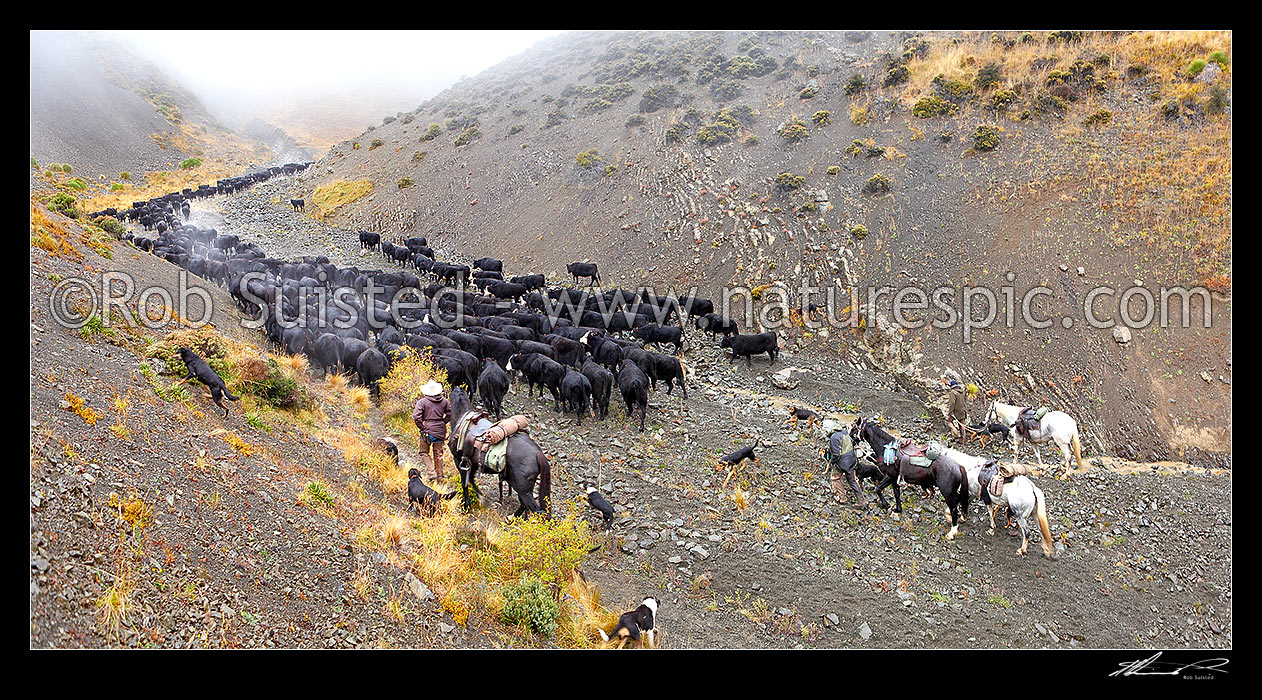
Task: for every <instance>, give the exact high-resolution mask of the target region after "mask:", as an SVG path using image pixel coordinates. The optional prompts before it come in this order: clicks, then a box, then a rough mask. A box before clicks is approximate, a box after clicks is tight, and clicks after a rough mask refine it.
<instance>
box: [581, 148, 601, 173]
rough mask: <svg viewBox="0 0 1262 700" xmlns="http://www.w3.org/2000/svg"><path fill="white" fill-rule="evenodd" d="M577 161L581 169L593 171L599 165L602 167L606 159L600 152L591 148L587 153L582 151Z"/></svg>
mask: <svg viewBox="0 0 1262 700" xmlns="http://www.w3.org/2000/svg"><path fill="white" fill-rule="evenodd" d="M575 160H576V161H577V162H578V164H579V167H582V168H583V169H585V170H591V169H592V168H594V167H596V166H597V165H602V164H604V162H605V159H604V158H602V157H601V156H600V151H597V150H596V149H594V148H589V149H587V150H586V151H580V152H579V154H578V156H577V157H576V158H575Z"/></svg>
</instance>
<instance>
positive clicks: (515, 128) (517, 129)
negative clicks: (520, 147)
mask: <svg viewBox="0 0 1262 700" xmlns="http://www.w3.org/2000/svg"><path fill="white" fill-rule="evenodd" d="M525 130H526V127H524V126H522V125H521V124H514V125H512V126H510V127H508V135H509V136H513V135H514V134H520V133H521V132H523V131H525Z"/></svg>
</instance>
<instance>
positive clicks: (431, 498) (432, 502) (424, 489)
mask: <svg viewBox="0 0 1262 700" xmlns="http://www.w3.org/2000/svg"><path fill="white" fill-rule="evenodd" d="M457 493H459V491H452V492H451V493H439V492H437V491H435V490H434V489H431V488H430V487H428V486H426V485H425V482H424V481H421V472H420V471H419V470H417V469H409V470H408V510H411V509H412V508H413V507H415V506H418V505H419V506H420V507H421V510H422V511H424V512H426V513H429V514H433V513H434V511H436V510H438V501H439V500H440V499H441V500H444V501H449V500H451V499H453V498H455V497H456V494H457Z"/></svg>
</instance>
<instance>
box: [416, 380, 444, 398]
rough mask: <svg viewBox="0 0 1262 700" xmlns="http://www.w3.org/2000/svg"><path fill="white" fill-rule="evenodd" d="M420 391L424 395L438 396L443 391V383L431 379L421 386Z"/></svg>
mask: <svg viewBox="0 0 1262 700" xmlns="http://www.w3.org/2000/svg"><path fill="white" fill-rule="evenodd" d="M421 393H422V394H424V395H426V396H438V395H439V394H441V393H443V385H442V384H439V383H438V382H436V381H434V380H433V379H431V380H429V382H427V383H426V384H425V386H423V387H421Z"/></svg>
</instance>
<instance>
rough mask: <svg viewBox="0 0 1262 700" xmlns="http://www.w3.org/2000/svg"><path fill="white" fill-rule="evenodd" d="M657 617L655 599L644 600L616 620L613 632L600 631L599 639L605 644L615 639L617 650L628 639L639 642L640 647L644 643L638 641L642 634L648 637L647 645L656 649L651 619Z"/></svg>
mask: <svg viewBox="0 0 1262 700" xmlns="http://www.w3.org/2000/svg"><path fill="white" fill-rule="evenodd" d="M655 617H657V599H656V598H652V597H650V598H645V599H644V602H643V603H641V604H640V606H639V607H638V608H636V609H635V610H631V611H629V612H624V613H622V615H621V617H619V618H618V625H617V626H616V627H614V628H613V632H611V633H609V634H605V631H604V630H599V631H600V638H601V639H603V640H605V641H606V642H607V641H609V640H610V639H614V638H616V639H617V640H618V648H619V649H621V648H622V646H623V645H624V644H625V643H626V641H627V640H628V639H630V640H632V641H640V642H641V646H643V644H644V642H643V641H641V640H640V635H641V634H642V633H643V634H645V635H646V636H647V637H648V640H647V641H648V645H649V646H650V647H656V646H657V644H656V639H655V635H656V634H657V630H656V629H654V627H653V618H655Z"/></svg>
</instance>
